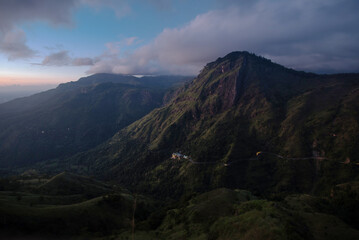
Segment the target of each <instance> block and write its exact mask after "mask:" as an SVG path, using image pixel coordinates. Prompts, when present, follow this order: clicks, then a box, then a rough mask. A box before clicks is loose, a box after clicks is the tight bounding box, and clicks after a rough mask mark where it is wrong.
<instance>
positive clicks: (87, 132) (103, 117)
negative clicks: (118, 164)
mask: <svg viewBox="0 0 359 240" xmlns="http://www.w3.org/2000/svg"><path fill="white" fill-rule="evenodd" d="M165 80H168V82H167V84H164V83H163V82H164V81H165ZM184 80H186V78H185V77H176V76H173V77H172V78H171V76H167V77H166V76H159V77H144V78H140V79H139V78H136V77H133V76H124V75H113V74H96V75H93V76H90V77H86V78H82V79H80V80H79V81H77V82H70V83H66V84H61V85H60V86H59V87H57V88H56V89H52V90H49V91H46V92H43V93H39V94H36V95H33V96H30V97H26V98H21V99H17V100H14V101H11V102H8V103H5V104H1V105H0V155H1V159H0V165H2V166H13V167H14V166H19V165H25V164H27V165H31V164H33V163H35V162H39V161H43V160H47V159H52V158H60V157H64V156H69V155H71V154H74V153H76V152H80V151H84V150H87V149H89V148H92V147H94V146H96V145H97V144H99V143H101V142H103V141H105V140H106V139H108V138H110V137H112V136H113V134H115V133H116V132H117V131H119V130H120V129H121V128H123V127H125V126H127V125H128V124H130V123H132V122H133V121H135V120H137V119H139V118H140V117H142V116H144V115H145V114H147V113H148V112H150V111H151V110H152V109H154V108H156V107H159V106H161V105H162V102H163V97H164V95H165V93H166V91H167V90H168V89H169V88H171V87H172V86H174V85H176V84H181V82H183V81H184Z"/></svg>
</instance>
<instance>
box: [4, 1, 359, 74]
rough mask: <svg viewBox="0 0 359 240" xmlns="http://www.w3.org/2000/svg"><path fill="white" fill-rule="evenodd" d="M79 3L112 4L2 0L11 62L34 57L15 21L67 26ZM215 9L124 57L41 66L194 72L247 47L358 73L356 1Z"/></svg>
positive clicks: (295, 63)
mask: <svg viewBox="0 0 359 240" xmlns="http://www.w3.org/2000/svg"><path fill="white" fill-rule="evenodd" d="M79 2H81V3H82V4H90V5H96V6H98V5H99V4H114V1H96V0H87V1H85V0H83V1H75V0H72V1H71V0H68V1H50V0H48V1H41V0H31V1H30V0H29V1H20V0H15V1H2V0H0V28H1V33H0V51H1V52H3V53H4V54H6V55H7V56H8V58H9V59H17V58H26V57H31V56H33V55H34V53H35V52H34V51H33V50H31V49H29V48H28V47H27V46H26V36H25V34H24V33H23V32H22V31H21V30H20V29H16V28H15V27H14V22H16V21H20V20H21V21H31V20H36V19H39V20H44V21H48V22H50V23H52V24H55V25H56V24H68V23H69V22H70V19H71V18H70V15H71V11H72V9H73V8H74V7H75V6H76V5H77V4H79ZM120 2H121V4H118V5H111V6H113V8H114V10H115V11H119V12H121V11H120V9H116V8H121V6H126V2H127V3H129V2H128V1H120ZM161 2H163V1H160V2H159V3H161ZM25 3H26V4H25ZM127 5H128V4H127ZM218 5H219V6H220V7H219V8H218V9H217V10H213V11H210V12H207V13H205V14H202V15H199V16H197V17H196V18H195V19H193V20H192V21H191V22H189V23H188V24H187V25H185V26H183V27H180V28H174V29H164V30H163V31H162V33H160V34H159V35H158V36H157V37H156V38H155V39H154V40H153V41H152V42H151V43H149V44H147V45H145V46H142V47H140V48H138V49H137V50H135V51H133V52H130V53H127V54H125V55H124V56H125V57H119V55H118V54H108V53H104V54H102V55H101V56H98V57H97V58H96V59H88V58H75V59H74V58H70V57H69V54H68V53H67V52H66V51H63V52H59V53H60V54H59V53H55V54H52V55H50V56H48V57H46V58H45V59H44V60H43V62H42V64H43V65H92V66H91V67H90V69H89V71H88V72H89V73H96V72H113V73H126V74H158V73H175V74H196V73H197V72H198V71H199V70H200V69H201V67H203V65H204V64H205V63H207V62H209V61H213V60H215V59H216V58H217V57H219V56H223V55H225V54H227V53H229V52H231V51H236V50H247V51H250V52H254V53H256V54H259V55H262V56H264V57H267V58H270V59H272V60H273V61H275V62H278V63H280V64H283V65H285V66H287V67H292V68H295V69H300V70H305V71H314V72H327V73H333V72H359V58H358V56H359V44H358V42H359V14H358V12H359V1H357V0H316V1H313V0H301V1H288V0H255V1H241V0H239V1H233V0H224V1H220V2H218ZM164 9H166V8H164ZM132 11H135V10H132ZM15 36H16V37H15ZM56 54H58V55H56Z"/></svg>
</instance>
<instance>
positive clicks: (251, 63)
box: [0, 52, 359, 240]
mask: <svg viewBox="0 0 359 240" xmlns="http://www.w3.org/2000/svg"><path fill="white" fill-rule="evenodd" d="M358 89H359V75H358V74H335V75H319V74H314V73H305V72H299V71H295V70H293V69H288V68H285V67H283V66H281V65H279V64H276V63H273V62H271V61H270V60H268V59H265V58H263V57H259V56H256V55H255V54H252V53H248V52H232V53H230V54H228V55H226V56H224V57H221V58H218V59H217V60H215V61H213V62H210V63H208V64H207V65H206V66H205V67H204V68H203V70H202V71H201V72H200V74H199V75H198V76H197V77H195V78H191V77H179V76H157V77H155V76H151V77H142V78H137V77H133V76H127V75H113V74H95V75H93V76H89V77H86V78H82V79H80V80H78V81H77V82H70V83H66V84H61V85H60V86H58V87H57V88H56V89H52V90H49V91H46V92H43V93H40V94H36V95H33V96H30V97H27V98H22V99H17V100H13V101H10V102H8V103H5V104H0V116H1V119H0V129H2V130H1V133H0V143H1V144H0V154H1V158H0V164H1V169H0V171H1V175H0V176H1V178H0V180H1V181H0V216H1V217H0V218H1V219H0V222H1V224H0V237H2V238H5V239H6V238H10V237H15V239H16V237H17V238H20V239H23V238H29V239H31V238H35V239H49V238H50V239H56V238H58V239H210V240H214V239H218V240H220V239H339V238H340V239H358V237H359V230H358V229H359V218H358V216H359V208H358V206H359V205H358V201H359V192H358V190H359V188H358V186H359V185H358V181H359V174H358V170H359V162H358V157H359V155H358V152H357V149H359V145H358V144H359V141H357V139H358V136H359V119H358V116H359V115H358V114H359V105H358V102H359V101H358V100H359V94H358V93H359V91H358Z"/></svg>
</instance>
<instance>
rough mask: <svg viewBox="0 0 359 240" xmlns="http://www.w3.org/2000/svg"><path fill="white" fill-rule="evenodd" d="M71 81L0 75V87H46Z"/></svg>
mask: <svg viewBox="0 0 359 240" xmlns="http://www.w3.org/2000/svg"><path fill="white" fill-rule="evenodd" d="M69 81H73V79H69V78H66V77H48V76H42V75H37V76H36V75H26V74H0V86H10V85H47V84H60V83H64V82H69Z"/></svg>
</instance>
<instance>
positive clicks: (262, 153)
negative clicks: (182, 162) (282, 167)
mask: <svg viewBox="0 0 359 240" xmlns="http://www.w3.org/2000/svg"><path fill="white" fill-rule="evenodd" d="M264 154H266V155H272V156H275V157H277V158H280V159H285V160H308V159H315V160H328V158H326V157H316V156H312V157H297V158H288V157H284V156H282V155H279V154H276V153H271V152H262V151H261V152H257V154H256V157H251V158H241V159H237V160H232V161H229V162H226V163H222V162H196V161H193V160H192V158H190V157H189V158H188V161H189V162H191V163H192V164H198V165H210V164H223V165H224V166H225V167H228V166H230V165H232V164H235V163H238V162H242V161H252V160H258V159H259V157H260V156H262V155H264Z"/></svg>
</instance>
